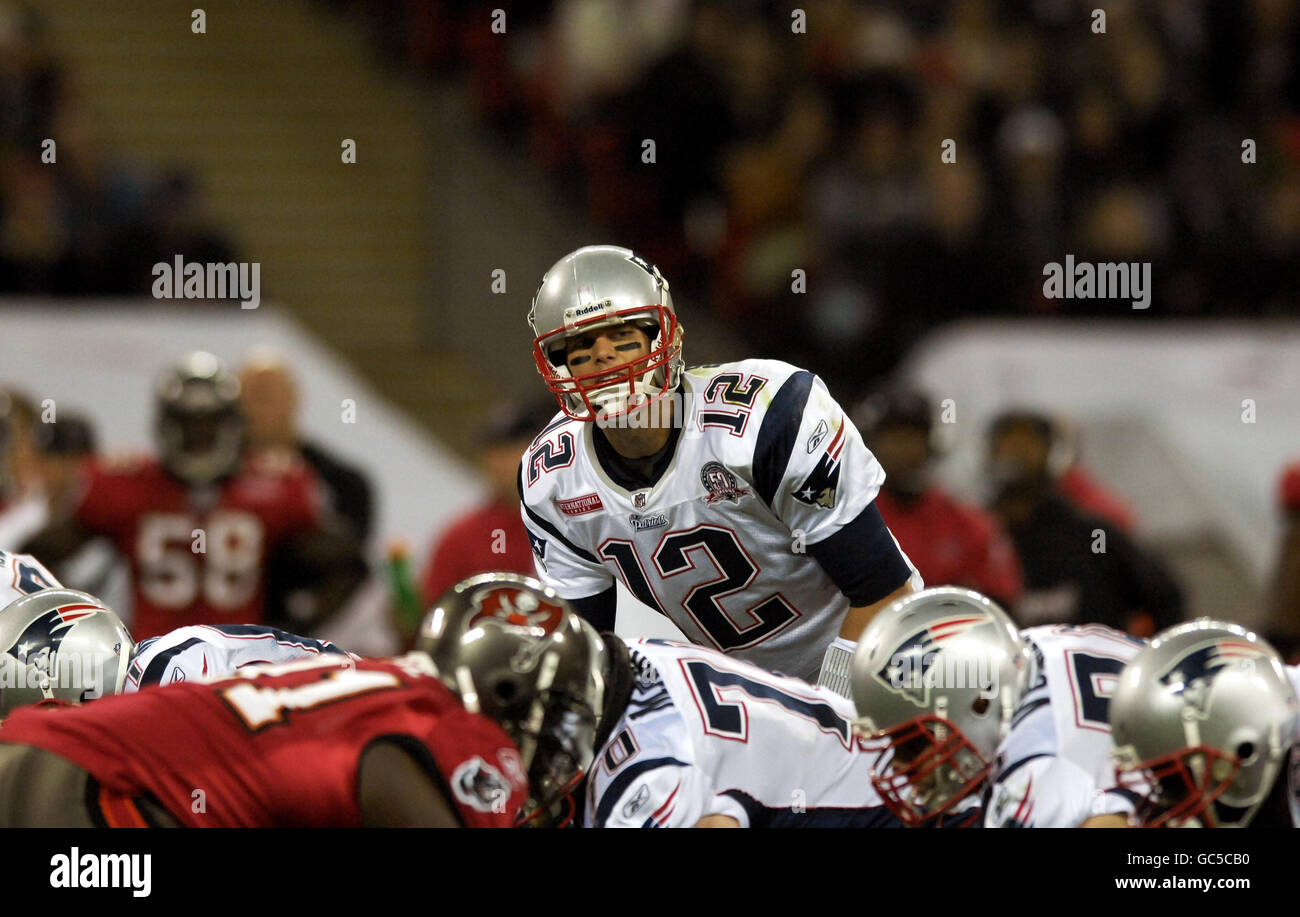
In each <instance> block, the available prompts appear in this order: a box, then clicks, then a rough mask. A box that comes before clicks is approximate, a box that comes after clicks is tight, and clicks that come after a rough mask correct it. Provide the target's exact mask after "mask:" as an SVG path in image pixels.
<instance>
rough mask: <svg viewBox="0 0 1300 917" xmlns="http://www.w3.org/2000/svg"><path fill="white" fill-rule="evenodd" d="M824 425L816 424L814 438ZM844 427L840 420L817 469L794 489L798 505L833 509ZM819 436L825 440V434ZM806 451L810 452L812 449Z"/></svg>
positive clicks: (823, 423)
mask: <svg viewBox="0 0 1300 917" xmlns="http://www.w3.org/2000/svg"><path fill="white" fill-rule="evenodd" d="M825 425H826V423H825V421H822V422H821V423H820V424H818V427H817V430H815V431H813V437H814V438H816V437H817V436H818V432H819V431H821V430H822V429H823V427H825ZM844 426H845V424H844V420H843V418H841V419H840V426H839V429H838V430H836V431H835V437H834V438H833V439H832V440H831V442H830V445H828V446H827V447H826V451H825V452H823V453H822V455H821V458H820V459H818V461H817V467H816V468H814V469H813V470H812V473H811V474H809V475H808V477H806V478H804V480H803V481H802V482H801V483H800V484H799V485H798V486H797V487H795V489H794V498H795V499H796V500H798V501H799V502H800V503H806V504H808V505H809V506H819V507H821V508H822V509H833V508H834V507H835V492H836V491H837V490H838V489H839V486H840V453H841V452H843V451H844ZM820 435H821V437H822V438H825V435H826V434H825V433H824V432H822V433H821V434H820ZM818 442H820V440H818ZM810 444H811V440H810ZM813 448H816V446H813ZM808 451H809V452H811V451H812V449H809V450H808Z"/></svg>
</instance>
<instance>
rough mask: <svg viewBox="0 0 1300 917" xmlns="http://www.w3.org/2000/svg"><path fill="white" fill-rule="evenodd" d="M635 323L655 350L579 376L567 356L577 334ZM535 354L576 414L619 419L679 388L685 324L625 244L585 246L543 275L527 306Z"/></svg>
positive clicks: (658, 279)
mask: <svg viewBox="0 0 1300 917" xmlns="http://www.w3.org/2000/svg"><path fill="white" fill-rule="evenodd" d="M624 322H630V323H633V324H634V325H636V326H638V327H640V328H642V329H644V330H645V331H646V334H647V335H648V336H649V337H650V352H649V353H647V354H646V355H645V356H643V357H640V358H638V359H636V360H633V361H632V362H630V363H628V364H627V365H625V366H620V367H619V368H618V369H616V370H597V371H595V372H590V373H585V374H583V375H578V376H575V375H573V373H572V372H570V371H569V368H568V365H567V363H566V361H565V340H566V338H569V337H570V336H572V335H577V334H582V333H584V332H590V331H593V330H595V329H598V328H606V327H608V326H610V325H618V324H622V323H624ZM528 324H529V325H531V326H532V329H533V335H534V337H533V359H534V360H535V361H536V362H537V371H538V372H539V373H541V375H542V379H544V380H545V381H546V387H547V388H549V389H550V390H551V392H552V393H553V394H554V395H555V397H556V400H557V401H558V402H559V404H560V409H561V410H562V411H564V413H565V414H566V415H568V416H569V417H572V418H574V419H575V420H589V421H594V420H597V419H598V417H600V418H602V419H603V418H605V417H615V416H617V415H619V414H622V413H625V412H626V411H628V410H633V409H638V408H642V407H646V406H649V405H650V404H653V403H654V402H656V401H658V400H659V399H661V398H663V397H664V396H665V395H666V394H668V393H670V392H672V391H674V390H675V389H676V388H677V383H678V381H679V380H680V378H681V373H682V367H683V362H682V329H681V326H680V325H679V324H678V322H677V313H676V312H675V311H674V310H673V298H672V295H671V294H670V293H669V292H668V281H667V280H665V279H664V278H663V275H662V274H660V273H659V269H658V268H657V267H655V266H654V265H653V264H651V263H650V262H649V261H647V260H645V259H644V258H642V257H640V256H639V255H637V254H635V253H633V252H632V251H631V250H629V249H626V248H619V247H617V246H614V245H588V246H587V247H585V248H580V249H578V250H577V251H575V252H570V253H569V254H567V255H565V256H564V257H563V258H561V259H560V260H559V261H557V262H556V263H555V264H554V265H553V266H552V267H551V269H550V270H549V271H547V272H546V274H545V275H544V276H543V277H542V282H541V285H540V286H538V288H537V293H536V295H534V296H533V304H532V308H531V309H530V310H529V312H528Z"/></svg>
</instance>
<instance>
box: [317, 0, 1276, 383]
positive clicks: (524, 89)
mask: <svg viewBox="0 0 1300 917" xmlns="http://www.w3.org/2000/svg"><path fill="white" fill-rule="evenodd" d="M333 5H334V6H336V7H340V8H344V9H347V10H349V11H351V12H352V13H353V14H355V15H357V16H358V17H362V18H364V19H365V20H366V21H368V22H369V23H371V24H372V25H373V28H374V31H375V34H376V36H377V38H378V41H379V42H380V44H381V47H382V49H383V55H384V57H385V58H388V59H403V60H405V61H407V62H409V66H410V67H412V68H415V69H418V70H420V71H423V72H427V73H431V74H446V75H457V76H462V75H463V77H465V78H466V79H467V81H468V84H469V86H470V88H471V90H472V92H473V95H474V98H475V99H476V101H477V104H478V107H479V108H480V109H481V111H482V112H483V114H484V115H485V116H486V118H487V119H488V120H490V121H491V123H493V124H494V125H496V126H497V127H498V128H499V130H500V132H501V136H502V137H503V138H505V139H506V141H507V142H509V143H510V144H512V145H514V146H516V147H517V148H519V149H520V150H522V151H526V152H527V154H528V155H529V156H530V157H531V159H532V160H533V161H534V162H535V163H537V164H539V165H540V166H542V167H544V168H545V169H546V170H548V171H549V172H550V173H551V174H552V175H553V176H554V179H555V181H557V182H558V183H561V184H562V185H563V186H565V187H567V188H568V189H570V191H571V192H572V194H573V195H574V196H576V197H577V198H578V199H580V200H582V201H584V202H585V204H586V207H587V210H588V211H589V213H590V216H591V217H592V218H593V220H594V221H595V222H596V224H597V225H598V226H601V227H603V229H604V230H605V235H606V236H607V237H608V238H609V239H610V240H612V241H614V240H616V241H617V242H618V243H619V244H624V245H628V246H630V247H632V248H634V249H636V250H637V251H641V252H643V253H644V254H645V255H646V256H647V257H649V258H651V260H654V261H656V262H657V263H658V264H659V266H660V267H661V268H662V269H663V270H664V273H665V275H666V276H668V277H670V278H672V280H673V283H674V284H675V285H680V287H681V288H682V289H683V291H684V292H686V293H688V294H689V295H687V296H682V295H679V296H678V301H679V302H692V303H699V302H701V301H703V302H708V303H709V304H711V307H712V309H713V310H714V311H715V313H716V314H718V315H719V316H721V317H723V318H725V319H727V320H730V321H731V322H732V323H733V324H734V326H735V327H736V328H740V329H745V331H746V333H748V334H750V335H752V337H753V340H754V342H755V343H756V344H758V345H759V346H760V349H761V352H762V354H763V355H765V356H777V355H781V356H786V357H788V358H790V359H792V360H793V361H794V362H797V363H802V364H804V365H813V366H816V367H817V369H818V371H819V372H820V373H822V374H823V375H825V376H827V377H828V378H830V379H833V380H835V381H842V382H847V383H850V384H853V383H859V384H860V383H866V382H870V381H873V380H874V379H877V378H881V377H884V376H885V375H887V374H888V372H889V371H890V370H891V369H892V368H893V366H894V364H895V363H896V361H897V360H898V359H899V358H900V356H901V355H902V354H903V353H904V352H905V351H906V349H907V347H908V346H909V345H910V344H911V343H912V342H913V341H914V340H915V339H916V338H917V337H918V336H919V335H921V334H923V333H925V332H927V331H929V330H932V329H933V328H934V327H936V326H937V325H938V324H939V323H941V322H943V321H946V320H952V319H958V318H965V317H971V316H981V315H988V314H1006V315H1109V316H1116V317H1123V318H1127V317H1130V316H1133V315H1135V314H1141V315H1144V316H1151V317H1156V316H1161V317H1168V316H1206V315H1216V316H1219V315H1242V314H1248V315H1261V314H1262V315H1278V314H1288V315H1294V314H1296V312H1297V311H1298V307H1300V168H1297V166H1298V165H1300V60H1298V57H1300V7H1298V6H1297V5H1296V4H1295V3H1293V2H1291V0H1143V2H1133V0H1130V2H1116V3H1107V4H1105V5H1104V9H1105V14H1106V20H1105V33H1104V34H1098V33H1096V32H1094V30H1093V29H1094V23H1095V22H1096V20H1095V19H1094V17H1093V15H1092V10H1093V9H1094V8H1096V7H1098V6H1099V5H1098V4H1095V3H1091V2H1088V3H1084V2H1082V0H873V2H870V3H861V2H848V0H807V2H801V3H798V4H790V3H773V2H762V0H718V2H714V0H698V2H691V0H622V2H606V0H527V2H514V3H510V2H506V0H501V2H499V3H493V4H490V5H488V6H491V7H494V8H500V9H503V10H504V11H505V13H506V20H505V26H506V32H505V34H497V33H494V32H493V31H492V30H491V28H490V26H491V17H490V10H489V9H487V8H486V7H485V6H484V5H482V4H475V3H468V2H460V0H336V2H335V3H334V4H333ZM795 7H798V8H799V9H800V10H802V11H803V12H804V13H805V14H806V20H805V21H806V32H805V33H796V32H794V31H793V30H792V26H793V25H795V24H796V23H795V20H794V19H793V18H792V9H794V8H795ZM1246 138H1250V139H1251V140H1253V141H1254V144H1255V147H1256V150H1255V156H1256V159H1257V161H1256V162H1255V163H1254V164H1249V165H1248V164H1245V163H1243V161H1242V157H1243V148H1242V143H1243V140H1244V139H1246ZM646 140H653V141H654V142H655V161H654V163H653V164H648V163H646V162H645V161H643V153H644V149H645V148H644V145H643V144H644V141H646ZM945 140H953V141H955V143H956V147H955V150H956V161H955V163H944V162H941V160H940V153H941V144H942V143H943V141H945ZM1067 253H1072V254H1074V255H1075V257H1076V259H1077V260H1079V261H1095V262H1108V261H1140V262H1151V263H1152V265H1153V271H1152V273H1153V276H1154V278H1155V280H1154V287H1155V290H1154V298H1153V300H1152V303H1151V305H1150V308H1149V309H1148V310H1147V311H1146V312H1145V313H1134V312H1133V310H1132V308H1131V305H1130V304H1129V303H1128V302H1119V301H1096V300H1093V301H1088V300H1077V299H1076V300H1062V299H1055V300H1049V299H1045V298H1044V296H1043V293H1042V285H1043V274H1042V270H1043V266H1044V264H1046V263H1049V262H1060V261H1062V260H1063V258H1064V256H1065V255H1066V254H1067ZM795 270H803V271H805V272H806V276H807V288H806V292H794V291H792V286H793V285H794V282H793V281H792V276H791V272H792V271H795ZM791 316H798V320H797V321H791V320H790V319H791ZM777 342H780V343H779V346H780V348H781V351H782V352H781V353H780V354H776V353H772V352H771V351H772V349H773V348H774V347H776V346H778V345H777ZM864 352H866V353H870V354H871V359H866V360H864V359H861V354H862V353H864Z"/></svg>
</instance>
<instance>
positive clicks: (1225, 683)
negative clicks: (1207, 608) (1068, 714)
mask: <svg viewBox="0 0 1300 917" xmlns="http://www.w3.org/2000/svg"><path fill="white" fill-rule="evenodd" d="M1298 725H1300V709H1298V705H1297V700H1296V695H1295V691H1294V690H1293V689H1292V686H1291V682H1290V680H1289V679H1288V678H1287V675H1286V672H1285V671H1284V669H1283V667H1282V662H1281V659H1280V658H1279V657H1278V654H1277V652H1276V651H1275V650H1274V649H1273V648H1272V647H1271V646H1269V645H1268V644H1267V643H1266V642H1264V641H1263V640H1261V639H1260V638H1259V637H1258V636H1256V635H1255V634H1254V633H1252V632H1251V631H1248V630H1246V629H1245V628H1244V627H1241V626H1239V625H1236V624H1229V623H1225V622H1222V621H1213V620H1211V619H1209V618H1201V619H1199V620H1196V621H1189V622H1186V623H1183V624H1178V625H1176V626H1174V627H1171V628H1169V629H1167V630H1165V631H1162V632H1161V633H1159V634H1157V635H1156V636H1155V637H1154V638H1153V639H1152V640H1151V643H1150V645H1148V646H1147V647H1146V648H1144V649H1143V650H1142V651H1141V652H1140V653H1138V655H1137V656H1135V657H1134V658H1133V659H1132V660H1131V661H1130V662H1129V664H1128V665H1127V666H1125V667H1124V669H1123V670H1122V671H1121V672H1120V676H1119V684H1118V685H1117V686H1116V688H1115V694H1114V696H1113V697H1112V698H1111V701H1110V727H1111V734H1112V735H1113V737H1114V743H1115V752H1114V754H1115V761H1116V771H1117V774H1116V776H1117V779H1118V781H1119V783H1120V785H1121V786H1125V787H1127V788H1129V789H1130V790H1133V791H1135V792H1137V793H1138V794H1139V796H1140V797H1141V803H1140V804H1139V806H1138V809H1137V812H1136V819H1137V821H1138V823H1139V824H1142V825H1144V826H1147V827H1245V826H1246V825H1248V824H1250V822H1251V820H1252V819H1253V818H1254V817H1255V815H1256V813H1257V812H1258V811H1259V809H1260V806H1261V804H1262V803H1263V802H1264V801H1265V799H1266V798H1267V797H1268V796H1269V793H1270V792H1271V791H1272V789H1273V785H1274V782H1275V781H1276V780H1277V779H1278V775H1279V774H1280V773H1281V771H1282V768H1283V764H1284V762H1285V760H1286V757H1287V752H1288V750H1289V749H1290V748H1291V747H1292V745H1293V744H1294V743H1295V739H1296V729H1297V726H1298Z"/></svg>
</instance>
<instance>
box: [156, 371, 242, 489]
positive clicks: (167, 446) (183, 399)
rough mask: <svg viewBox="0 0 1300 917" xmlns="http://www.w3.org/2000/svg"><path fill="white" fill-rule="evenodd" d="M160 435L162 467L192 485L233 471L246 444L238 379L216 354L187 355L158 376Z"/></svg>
mask: <svg viewBox="0 0 1300 917" xmlns="http://www.w3.org/2000/svg"><path fill="white" fill-rule="evenodd" d="M156 395H157V417H156V424H157V427H156V429H157V436H158V448H159V453H160V456H161V459H162V463H163V467H165V468H166V469H167V470H168V471H170V472H171V473H172V474H173V475H175V476H176V477H178V478H180V479H181V480H182V481H184V482H186V483H187V484H193V485H204V484H212V483H214V482H216V481H218V480H220V479H221V478H223V477H226V476H228V475H230V474H233V473H234V472H235V470H236V469H237V468H238V466H239V455H240V450H241V448H242V446H243V429H244V426H243V420H242V418H241V415H240V413H239V380H238V379H237V378H236V377H235V376H234V375H233V374H231V373H230V371H229V370H227V369H226V367H225V366H224V365H223V364H222V362H221V361H220V360H218V359H217V358H216V357H214V356H213V355H212V354H210V353H207V352H205V351H201V350H197V351H194V352H193V353H189V354H186V355H185V356H184V357H182V358H181V359H180V361H179V362H178V363H176V365H175V366H172V367H170V368H169V369H167V370H166V371H165V372H164V373H163V374H162V376H160V377H159V379H158V386H157V391H156Z"/></svg>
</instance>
